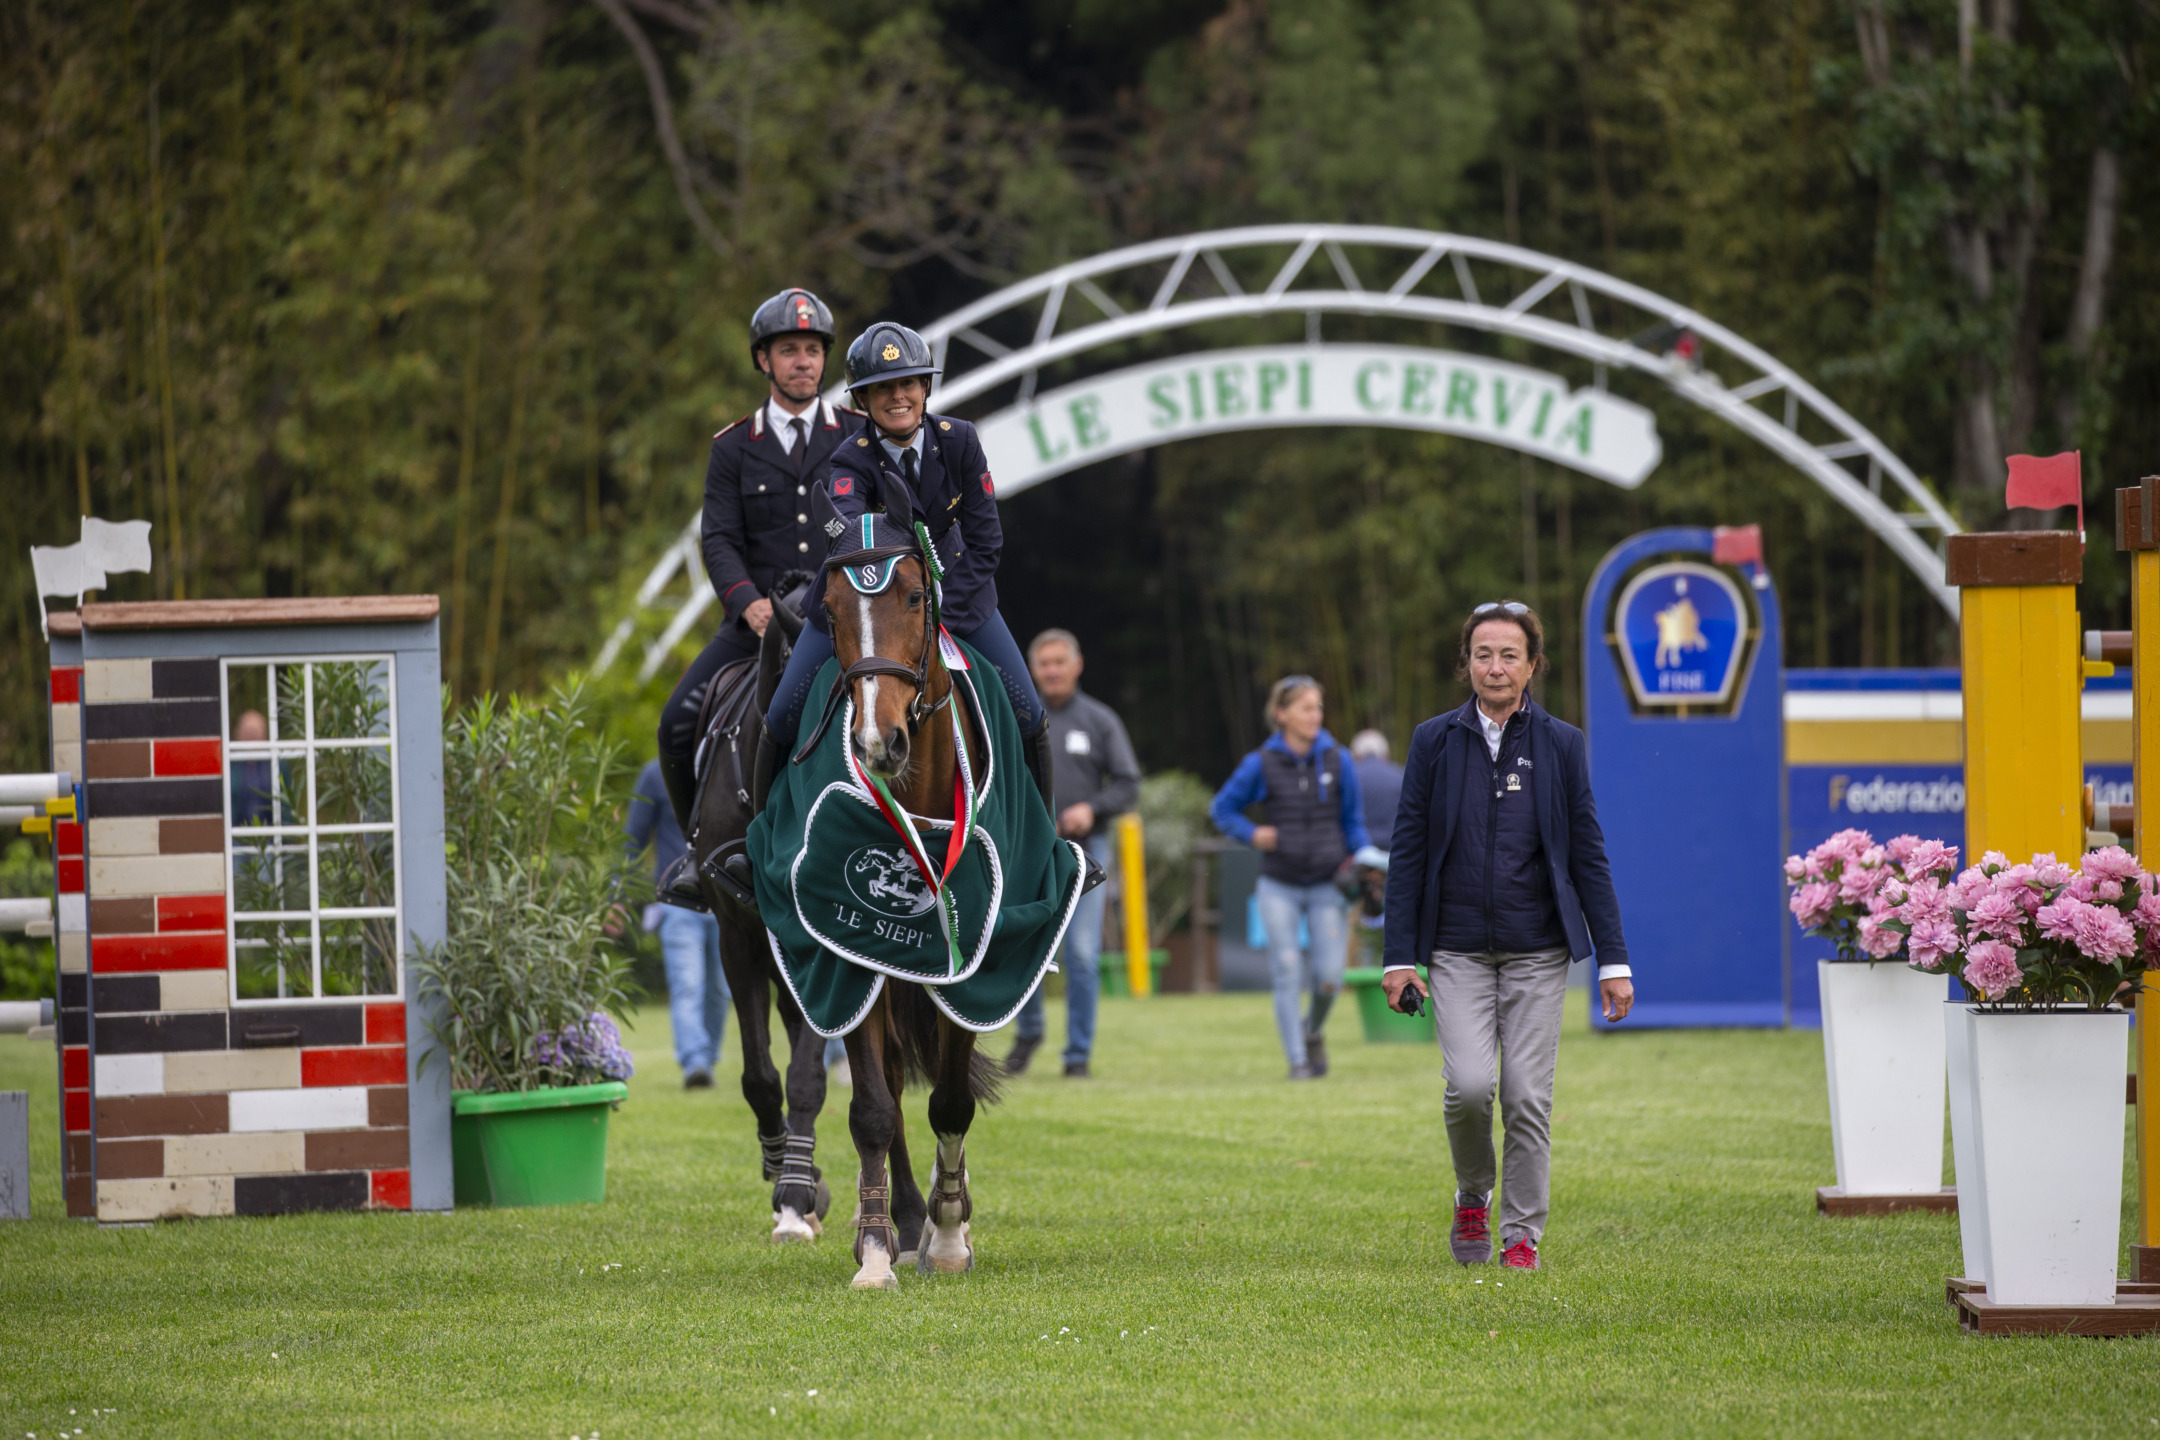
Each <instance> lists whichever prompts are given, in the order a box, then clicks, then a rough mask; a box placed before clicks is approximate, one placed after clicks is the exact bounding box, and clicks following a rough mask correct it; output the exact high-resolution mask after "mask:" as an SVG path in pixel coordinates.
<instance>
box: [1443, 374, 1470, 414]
mask: <svg viewBox="0 0 2160 1440" xmlns="http://www.w3.org/2000/svg"><path fill="white" fill-rule="evenodd" d="M1442 414H1443V416H1444V417H1445V418H1446V419H1449V420H1452V419H1454V418H1455V417H1456V416H1457V415H1460V416H1462V418H1463V419H1465V420H1468V421H1469V422H1470V423H1471V424H1473V425H1475V424H1477V376H1476V375H1474V374H1472V373H1471V372H1470V371H1468V370H1450V371H1448V377H1447V409H1446V410H1445V411H1443V412H1442Z"/></svg>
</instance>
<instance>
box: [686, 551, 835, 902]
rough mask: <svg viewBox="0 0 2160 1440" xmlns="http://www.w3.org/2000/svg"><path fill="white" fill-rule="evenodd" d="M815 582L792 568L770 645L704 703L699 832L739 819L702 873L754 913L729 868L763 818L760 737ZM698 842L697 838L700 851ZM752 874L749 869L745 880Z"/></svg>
mask: <svg viewBox="0 0 2160 1440" xmlns="http://www.w3.org/2000/svg"><path fill="white" fill-rule="evenodd" d="M813 583H814V577H813V576H811V575H810V574H809V573H808V572H806V571H802V570H791V571H789V572H787V573H786V574H785V575H783V576H781V577H780V582H779V583H778V584H777V585H775V586H774V587H773V597H772V601H773V619H772V623H771V624H770V625H768V626H766V627H765V638H764V643H763V644H761V645H760V646H759V648H758V653H757V655H756V656H754V657H752V658H750V659H745V660H737V661H734V662H733V663H731V664H727V665H723V666H721V667H720V669H719V670H717V671H715V672H714V674H713V677H712V679H711V680H710V681H708V682H707V683H706V686H705V691H704V693H703V694H702V695H701V696H700V697H699V699H698V726H697V733H698V747H697V760H696V763H695V769H696V775H697V797H698V798H697V805H696V807H695V809H694V810H693V812H692V817H693V831H697V830H703V829H705V828H706V824H705V821H706V817H707V816H710V815H723V816H728V817H729V818H730V819H732V820H733V821H734V823H731V824H725V825H721V826H718V827H715V828H719V829H724V830H726V831H728V832H730V833H729V834H728V836H727V838H726V839H724V840H722V841H721V842H720V843H719V844H717V845H715V846H713V847H712V848H711V849H710V850H709V851H706V852H704V853H702V854H698V856H697V866H698V872H699V874H700V875H702V876H703V877H704V879H705V880H706V881H707V883H708V886H709V887H712V888H717V889H718V890H720V891H721V892H722V893H723V894H726V895H728V896H730V897H732V898H733V899H735V900H737V901H739V902H740V903H742V904H743V905H745V906H748V907H749V908H751V909H752V910H755V909H756V908H757V897H756V895H755V894H753V893H752V891H751V889H750V887H749V885H748V884H747V883H746V881H745V880H744V879H743V878H739V877H738V875H737V874H736V873H735V870H740V869H743V867H741V866H737V867H735V869H730V867H729V866H728V863H727V862H728V860H729V859H730V858H731V857H733V856H736V855H740V854H742V853H743V832H744V831H745V830H747V829H748V828H749V824H750V821H751V819H752V818H753V817H754V816H755V815H756V813H757V806H756V803H755V800H754V798H753V795H752V790H753V784H752V780H753V776H752V770H753V767H754V766H755V764H756V758H757V749H758V739H759V737H760V736H761V735H762V734H763V733H764V728H765V711H766V710H767V709H768V708H770V706H771V705H772V702H773V695H774V694H775V692H777V691H778V690H779V688H780V676H781V673H782V672H783V671H785V670H786V669H787V662H788V653H789V652H790V651H791V650H792V649H793V648H794V645H795V640H796V638H797V637H798V636H800V635H801V634H802V628H803V607H804V605H805V604H806V603H807V600H808V597H809V593H810V587H811V585H812V584H813ZM730 812H732V814H730ZM698 839H699V837H698V836H697V835H696V834H695V833H693V835H692V836H691V846H692V850H693V853H696V851H697V843H698ZM747 873H748V872H747V870H743V874H744V875H747Z"/></svg>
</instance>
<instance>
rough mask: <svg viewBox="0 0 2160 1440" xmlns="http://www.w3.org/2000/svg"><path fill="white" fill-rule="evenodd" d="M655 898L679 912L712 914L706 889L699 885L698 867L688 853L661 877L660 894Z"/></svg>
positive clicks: (679, 858)
mask: <svg viewBox="0 0 2160 1440" xmlns="http://www.w3.org/2000/svg"><path fill="white" fill-rule="evenodd" d="M655 898H656V899H658V900H659V902H660V903H661V904H663V905H673V906H675V907H676V908H677V909H679V910H695V911H697V913H698V914H700V915H710V914H712V902H711V901H710V900H708V899H706V898H705V887H704V886H703V885H701V884H699V883H698V872H697V865H696V863H695V862H694V861H692V860H691V858H690V854H689V852H688V851H685V852H683V854H682V855H681V856H680V857H678V858H677V859H676V861H675V863H674V864H672V865H670V866H668V868H667V873H666V874H665V875H662V876H661V877H660V886H659V894H658V895H657V896H656V897H655Z"/></svg>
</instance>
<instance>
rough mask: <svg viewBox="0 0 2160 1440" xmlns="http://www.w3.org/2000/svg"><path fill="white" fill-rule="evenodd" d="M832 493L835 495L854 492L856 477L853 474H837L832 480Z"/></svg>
mask: <svg viewBox="0 0 2160 1440" xmlns="http://www.w3.org/2000/svg"><path fill="white" fill-rule="evenodd" d="M832 493H833V494H835V495H852V494H854V493H855V477H854V476H852V475H835V476H834V477H833V482H832Z"/></svg>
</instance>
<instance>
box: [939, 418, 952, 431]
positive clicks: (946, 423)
mask: <svg viewBox="0 0 2160 1440" xmlns="http://www.w3.org/2000/svg"><path fill="white" fill-rule="evenodd" d="M937 428H938V429H940V430H950V429H952V421H950V420H940V421H938V422H937Z"/></svg>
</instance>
